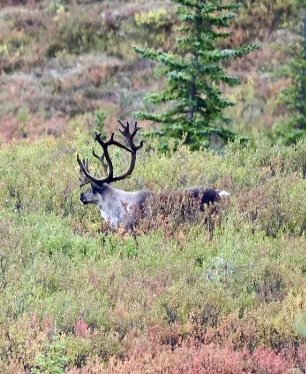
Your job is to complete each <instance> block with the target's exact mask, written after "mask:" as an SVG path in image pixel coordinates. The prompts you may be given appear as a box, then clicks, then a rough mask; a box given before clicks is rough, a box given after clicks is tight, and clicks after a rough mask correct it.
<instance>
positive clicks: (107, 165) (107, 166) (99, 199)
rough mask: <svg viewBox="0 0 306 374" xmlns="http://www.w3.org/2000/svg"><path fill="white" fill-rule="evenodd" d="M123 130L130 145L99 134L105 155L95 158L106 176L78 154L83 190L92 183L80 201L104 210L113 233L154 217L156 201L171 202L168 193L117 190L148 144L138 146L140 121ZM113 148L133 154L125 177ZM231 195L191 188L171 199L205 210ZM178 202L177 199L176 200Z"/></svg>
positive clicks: (177, 193) (102, 211)
mask: <svg viewBox="0 0 306 374" xmlns="http://www.w3.org/2000/svg"><path fill="white" fill-rule="evenodd" d="M118 122H119V124H120V126H121V128H120V129H119V131H120V133H121V134H122V136H123V138H124V139H125V142H126V144H123V143H121V142H119V141H117V140H115V139H114V136H115V134H114V133H112V135H111V136H110V138H109V140H107V141H106V140H103V139H102V135H101V134H100V133H95V141H96V142H97V143H98V144H99V145H100V146H101V148H102V155H101V156H99V155H98V154H97V153H96V152H95V151H94V150H93V156H94V157H95V158H97V159H98V160H99V161H100V162H101V164H102V167H103V169H104V172H105V174H106V176H105V177H104V178H101V179H98V178H97V177H95V176H93V175H92V174H91V173H90V171H89V163H88V159H84V160H81V158H80V156H79V154H78V155H77V162H78V164H79V166H80V187H83V186H85V185H87V184H90V186H91V188H90V189H88V190H87V191H85V192H82V193H81V195H80V201H81V202H82V203H83V204H95V205H96V206H97V207H98V208H99V209H100V211H101V216H102V217H103V218H104V220H105V221H106V222H107V224H108V226H109V227H110V229H111V230H114V231H115V230H118V229H119V228H120V227H123V228H124V229H126V230H132V229H133V228H135V225H136V224H137V222H138V220H139V217H140V216H142V217H144V216H148V215H149V214H151V213H150V212H152V210H151V209H150V204H151V202H152V198H154V197H158V198H159V197H160V199H161V200H163V201H164V202H165V203H167V201H168V200H167V194H165V193H163V194H158V193H154V192H152V191H149V190H140V191H133V192H128V191H123V190H120V189H117V188H115V187H113V185H112V183H115V182H117V181H120V180H123V179H125V178H129V177H130V176H131V174H132V172H133V170H134V168H135V165H136V156H137V152H138V151H139V150H140V149H141V148H142V147H143V145H144V141H143V140H142V141H140V143H139V144H138V145H136V144H135V142H134V139H135V136H136V134H137V133H138V131H139V130H140V129H141V128H140V127H138V125H137V122H136V123H135V124H134V128H133V129H131V126H130V124H129V122H127V123H126V125H124V124H123V123H122V122H121V121H118ZM111 146H116V147H119V148H121V149H123V150H124V151H126V152H127V153H128V154H129V155H130V157H131V158H130V165H129V167H128V170H127V171H126V172H125V173H123V174H121V175H117V176H115V175H114V166H113V162H112V158H111V155H110V152H109V149H110V147H111ZM229 195H230V194H229V192H227V191H224V190H217V189H214V188H204V187H191V188H186V189H183V190H178V191H175V192H172V193H171V197H173V196H174V197H178V200H180V201H181V200H182V199H183V198H184V196H185V197H186V196H187V197H188V199H191V200H192V201H195V202H196V203H197V207H198V209H199V210H201V211H203V209H204V208H205V206H206V205H210V204H214V203H216V202H218V201H219V200H220V199H221V198H223V197H225V196H229ZM174 200H175V199H174Z"/></svg>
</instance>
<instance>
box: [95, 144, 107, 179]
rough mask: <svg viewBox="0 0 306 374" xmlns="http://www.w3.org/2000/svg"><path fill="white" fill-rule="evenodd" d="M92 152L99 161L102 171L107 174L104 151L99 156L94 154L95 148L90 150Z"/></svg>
mask: <svg viewBox="0 0 306 374" xmlns="http://www.w3.org/2000/svg"><path fill="white" fill-rule="evenodd" d="M92 154H93V155H94V156H95V157H96V158H97V159H98V160H99V161H100V162H101V164H102V166H103V169H104V172H105V173H106V174H107V173H108V164H107V163H106V162H105V156H104V153H103V155H102V156H99V155H97V154H96V152H95V150H93V151H92Z"/></svg>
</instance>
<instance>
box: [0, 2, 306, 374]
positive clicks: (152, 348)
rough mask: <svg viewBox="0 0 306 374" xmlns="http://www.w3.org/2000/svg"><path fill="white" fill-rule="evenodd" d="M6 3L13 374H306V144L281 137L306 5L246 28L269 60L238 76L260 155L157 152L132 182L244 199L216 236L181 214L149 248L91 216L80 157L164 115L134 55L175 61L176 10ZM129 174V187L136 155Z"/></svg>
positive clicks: (8, 303)
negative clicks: (138, 122) (163, 55)
mask: <svg viewBox="0 0 306 374" xmlns="http://www.w3.org/2000/svg"><path fill="white" fill-rule="evenodd" d="M4 3H5V6H3V4H4ZM1 4H2V8H1V9H0V28H1V32H0V53H1V58H0V64H1V66H0V69H1V75H0V80H1V86H2V89H1V93H0V98H1V100H0V135H1V149H0V170H1V177H0V201H1V208H0V244H1V245H0V290H1V292H0V372H1V373H5V374H6V373H7V374H11V373H14V374H15V373H18V374H19V373H35V374H38V373H39V374H42V373H69V374H76V373H171V374H174V373H190V374H191V373H207V374H208V373H209V374H211V373H222V374H230V373H231V374H239V373H265V374H282V373H303V372H305V371H306V342H305V337H306V317H305V316H306V310H305V286H306V285H305V281H306V278H305V276H306V275H305V274H306V255H305V253H306V240H305V230H306V199H305V193H306V183H305V180H306V142H305V139H303V138H302V139H300V140H298V141H297V142H296V143H295V144H291V145H289V146H286V145H284V144H281V143H283V141H282V140H283V138H282V139H280V138H278V137H277V134H276V132H275V131H274V130H275V128H276V127H277V126H278V124H281V123H285V122H286V120H288V121H289V119H290V118H291V117H292V116H291V112H290V108H288V107H287V106H286V105H285V104H284V102H283V101H282V100H281V95H282V91H283V89H285V88H286V87H289V86H290V85H291V83H294V82H293V81H291V78H290V74H289V73H288V71H289V70H290V69H289V65H290V63H291V61H292V59H293V58H294V56H295V53H294V50H291V49H290V48H289V46H293V47H294V46H297V47H298V46H299V45H300V39H299V36H298V31H299V30H298V28H297V22H296V20H297V17H298V14H299V13H301V12H300V8H298V3H297V2H296V1H293V0H292V1H286V2H283V1H275V2H271V1H268V0H258V1H256V2H252V3H250V2H248V1H245V2H243V8H242V10H241V13H240V15H239V17H238V19H237V20H236V21H235V22H236V23H235V22H234V24H233V26H232V27H233V31H234V33H233V35H232V36H231V40H230V43H233V45H240V44H241V43H244V42H250V41H253V40H257V39H258V41H260V42H261V46H262V47H261V49H260V50H258V51H255V52H253V53H252V55H248V56H245V57H243V58H242V59H241V60H239V61H238V60H237V61H235V63H233V65H231V67H230V68H229V69H232V71H233V73H234V74H238V75H239V76H240V77H241V80H242V84H241V85H239V86H237V87H232V88H224V90H225V93H226V94H227V95H229V97H230V98H232V99H233V100H234V101H236V102H237V104H236V106H235V107H233V108H228V109H227V110H228V115H229V116H230V117H231V118H232V119H233V130H234V131H237V132H240V133H241V134H243V135H245V136H247V137H249V138H250V140H251V141H250V142H249V143H247V144H244V145H243V144H239V142H238V141H237V142H235V141H234V142H230V143H229V144H228V145H227V146H225V147H223V148H222V149H221V150H220V149H214V150H210V149H200V150H198V151H194V152H193V151H191V150H190V149H189V148H187V147H186V146H185V145H180V144H179V145H178V146H177V149H176V150H175V151H174V150H173V149H172V148H171V147H170V150H169V152H168V153H167V154H164V153H158V152H157V151H156V149H157V148H158V145H159V143H158V141H157V140H154V141H152V142H151V141H150V142H147V143H145V145H144V146H143V148H142V149H141V150H140V151H139V157H138V158H137V165H136V168H135V170H134V172H133V175H132V177H131V178H129V179H125V180H122V181H120V182H118V188H122V189H123V190H126V191H132V190H141V189H144V188H146V189H149V190H152V191H156V192H163V193H164V192H167V191H172V190H175V189H177V188H184V187H189V186H192V185H194V186H196V185H203V186H211V187H214V188H216V189H224V190H227V191H230V192H231V199H230V200H224V201H222V202H220V203H219V204H218V205H217V207H216V209H214V211H209V209H208V210H206V211H204V212H203V216H202V217H200V218H201V224H200V223H199V222H197V221H196V222H190V221H188V220H186V219H185V217H182V216H181V215H180V212H179V211H178V210H175V209H172V207H170V208H171V209H169V210H168V211H167V212H166V213H168V215H169V219H164V218H163V217H159V216H157V217H156V226H155V227H154V228H153V229H152V227H148V226H146V225H145V224H144V225H143V226H141V227H140V228H139V233H138V235H137V238H136V240H135V238H134V237H131V236H129V235H126V234H125V233H123V232H122V233H121V232H120V231H119V232H118V233H116V234H108V233H107V232H106V230H105V227H104V225H103V222H102V220H101V217H100V214H99V212H98V211H97V210H96V209H95V208H94V207H87V208H86V209H84V207H83V206H82V204H81V203H80V202H79V194H80V191H79V181H78V172H79V170H78V169H79V168H78V165H77V162H76V155H77V152H79V153H80V154H82V156H84V157H89V156H91V150H92V148H93V147H94V139H93V134H94V131H98V132H101V131H102V130H103V132H106V133H107V134H109V133H110V132H111V131H112V130H114V124H116V121H117V118H120V119H122V120H124V121H125V120H126V119H127V117H129V116H131V114H132V112H133V111H135V110H136V109H137V108H139V107H140V106H141V105H143V106H144V108H143V109H144V110H146V111H147V110H149V109H150V106H149V104H146V103H145V104H142V103H143V101H142V99H143V97H144V95H145V93H146V92H148V91H151V90H154V89H160V88H161V87H162V82H161V83H160V82H159V79H158V76H157V77H154V79H153V78H152V69H153V67H154V66H153V64H152V63H151V62H148V61H142V60H138V57H137V55H136V54H135V52H134V50H133V48H132V45H133V44H138V45H144V44H145V43H147V45H148V47H151V48H159V47H163V48H164V49H165V50H166V49H167V48H170V47H171V45H172V43H173V40H174V36H175V32H176V18H175V11H174V9H173V4H172V3H171V2H170V1H169V2H168V1H160V2H159V1H143V2H142V1H138V2H132V1H131V2H127V1H119V0H116V1H103V2H101V1H80V0H78V1H68V0H67V1H61V0H54V1H51V2H50V1H34V0H33V1H26V0H24V1H21V0H6V1H5V2H4V1H2V2H1ZM119 6H120V11H119V10H118V9H119V8H118V7H119ZM152 30H156V32H154V33H153V32H152ZM299 58H300V57H299ZM246 78H248V79H246ZM143 126H144V127H148V126H149V123H147V122H146V121H144V122H143ZM282 134H283V133H282ZM282 136H283V135H282ZM13 139H14V140H13ZM285 143H288V142H285ZM137 144H138V143H137ZM112 159H113V163H114V168H116V170H122V171H123V172H124V171H125V170H127V167H128V164H129V160H127V159H126V154H125V153H124V150H122V151H121V150H114V152H113V153H112ZM96 161H97V160H96ZM91 166H92V171H93V172H96V171H98V170H99V169H98V167H99V166H98V161H97V162H96V164H93V165H91ZM156 204H158V202H157V203H156ZM156 209H157V211H158V209H159V207H158V206H156ZM203 219H204V222H205V224H204V225H203Z"/></svg>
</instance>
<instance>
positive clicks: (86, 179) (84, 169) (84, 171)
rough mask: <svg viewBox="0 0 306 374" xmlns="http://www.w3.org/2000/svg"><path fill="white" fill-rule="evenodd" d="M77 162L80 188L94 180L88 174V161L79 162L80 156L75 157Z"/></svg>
mask: <svg viewBox="0 0 306 374" xmlns="http://www.w3.org/2000/svg"><path fill="white" fill-rule="evenodd" d="M77 161H78V164H79V166H80V178H79V180H80V187H83V186H85V184H87V183H90V182H92V181H93V180H94V179H95V178H93V177H92V176H91V175H90V173H89V166H88V159H84V160H83V161H81V159H80V156H79V155H77Z"/></svg>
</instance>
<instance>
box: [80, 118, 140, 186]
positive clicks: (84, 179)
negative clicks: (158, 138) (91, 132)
mask: <svg viewBox="0 0 306 374" xmlns="http://www.w3.org/2000/svg"><path fill="white" fill-rule="evenodd" d="M118 122H119V123H120V125H121V126H122V129H119V131H120V132H121V134H122V135H123V137H124V138H125V139H126V142H127V146H125V145H124V144H121V143H120V142H118V141H117V140H115V139H114V133H112V135H111V137H110V139H109V140H108V141H104V140H103V139H102V136H101V134H98V133H96V134H95V140H96V141H97V142H98V143H99V144H100V146H101V147H102V149H103V153H102V155H101V156H99V155H97V154H96V153H95V151H93V155H94V156H95V157H96V158H97V159H98V160H99V161H100V162H101V163H102V166H103V168H104V171H105V173H107V177H105V178H103V179H97V178H95V177H94V176H92V175H91V174H90V172H89V165H88V160H87V159H86V160H83V161H81V159H80V157H79V155H77V161H78V164H79V165H80V173H81V177H80V182H81V184H80V186H81V187H82V186H84V185H85V184H87V183H90V182H95V183H97V184H99V185H102V184H103V183H112V182H116V181H118V180H122V179H125V178H128V177H129V176H130V175H131V174H132V172H133V170H134V168H135V164H136V154H137V151H138V150H139V149H140V148H142V146H143V144H144V141H143V140H142V141H141V142H140V144H139V145H136V144H134V137H135V135H136V134H137V132H138V131H139V130H140V129H141V128H140V127H138V126H137V122H135V125H134V130H133V131H132V132H131V131H130V124H129V123H128V122H127V123H126V125H124V124H123V123H122V122H121V121H119V120H118ZM111 145H115V146H117V147H119V148H122V149H124V150H125V151H127V152H129V153H130V154H131V162H130V166H129V168H128V170H127V171H126V172H125V173H124V174H122V175H119V176H117V177H115V176H114V167H113V163H112V159H111V156H110V154H109V151H108V147H110V146H111Z"/></svg>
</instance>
